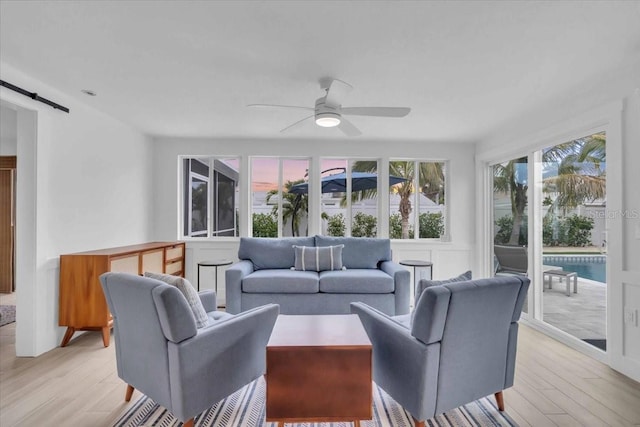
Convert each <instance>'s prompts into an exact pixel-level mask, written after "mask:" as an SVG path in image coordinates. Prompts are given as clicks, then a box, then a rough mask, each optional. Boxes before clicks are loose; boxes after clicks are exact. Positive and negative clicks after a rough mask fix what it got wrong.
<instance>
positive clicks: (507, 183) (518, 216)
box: [493, 157, 528, 245]
mask: <svg viewBox="0 0 640 427" xmlns="http://www.w3.org/2000/svg"><path fill="white" fill-rule="evenodd" d="M523 164H524V165H526V164H527V158H526V157H521V158H519V159H515V160H511V161H509V162H507V163H506V164H504V165H495V166H494V167H493V191H494V192H503V193H507V192H508V193H509V196H510V199H511V215H512V217H513V227H512V228H511V236H510V237H509V242H508V243H509V244H510V245H517V244H518V241H519V239H520V229H521V228H522V220H523V218H524V210H525V209H526V208H527V189H528V184H527V168H526V167H524V168H523V167H521V166H520V165H523Z"/></svg>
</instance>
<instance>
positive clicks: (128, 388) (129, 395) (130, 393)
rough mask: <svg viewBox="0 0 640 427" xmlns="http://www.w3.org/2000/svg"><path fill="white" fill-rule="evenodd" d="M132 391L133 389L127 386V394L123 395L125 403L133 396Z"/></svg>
mask: <svg viewBox="0 0 640 427" xmlns="http://www.w3.org/2000/svg"><path fill="white" fill-rule="evenodd" d="M133 390H135V388H133V386H132V385H130V384H127V392H126V393H125V395H124V401H125V402H129V401H130V400H131V396H132V395H133Z"/></svg>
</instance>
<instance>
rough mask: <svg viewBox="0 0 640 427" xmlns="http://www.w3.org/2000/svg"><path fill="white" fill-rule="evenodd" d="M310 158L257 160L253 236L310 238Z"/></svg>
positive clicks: (253, 184) (253, 173) (253, 172)
mask: <svg viewBox="0 0 640 427" xmlns="http://www.w3.org/2000/svg"><path fill="white" fill-rule="evenodd" d="M308 170H309V159H287V158H276V157H253V158H252V159H251V195H252V197H251V214H252V230H253V231H252V236H253V237H278V236H280V237H290V236H307V235H308V233H309V230H308V228H309V227H308V210H309V204H308V183H305V181H306V179H307V172H308Z"/></svg>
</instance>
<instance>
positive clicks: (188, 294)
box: [144, 272, 209, 328]
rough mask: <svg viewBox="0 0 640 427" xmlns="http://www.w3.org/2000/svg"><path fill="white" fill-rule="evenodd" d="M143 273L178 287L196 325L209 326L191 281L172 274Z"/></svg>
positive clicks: (207, 318)
mask: <svg viewBox="0 0 640 427" xmlns="http://www.w3.org/2000/svg"><path fill="white" fill-rule="evenodd" d="M144 275H145V277H150V278H152V279H156V280H160V281H162V282H165V283H167V284H169V285H172V286H175V287H176V288H178V289H179V290H180V292H182V295H184V297H185V298H186V299H187V302H188V303H189V307H191V311H192V312H193V317H194V318H195V320H196V326H197V327H198V328H204V327H205V326H209V316H207V312H206V311H205V309H204V306H203V305H202V301H200V297H199V296H198V292H196V289H195V288H194V287H193V285H192V284H191V282H189V281H188V280H187V279H184V278H182V277H178V276H172V275H170V274H161V273H149V272H145V273H144Z"/></svg>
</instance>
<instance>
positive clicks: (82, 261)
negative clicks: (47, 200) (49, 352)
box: [58, 242, 185, 347]
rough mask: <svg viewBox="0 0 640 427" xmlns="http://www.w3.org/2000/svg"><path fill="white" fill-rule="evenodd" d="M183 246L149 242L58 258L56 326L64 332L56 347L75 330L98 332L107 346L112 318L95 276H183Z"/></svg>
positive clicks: (67, 339)
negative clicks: (58, 276) (164, 274)
mask: <svg viewBox="0 0 640 427" xmlns="http://www.w3.org/2000/svg"><path fill="white" fill-rule="evenodd" d="M184 257H185V244H184V243H183V242H153V243H143V244H140V245H132V246H122V247H119V248H109V249H100V250H96V251H89V252H79V253H75V254H67V255H61V256H60V314H59V317H58V323H59V325H60V326H66V327H67V332H66V333H65V335H64V338H63V339H62V343H61V344H60V347H64V346H66V345H67V344H68V343H69V341H70V340H71V338H72V337H73V334H74V333H75V331H98V330H99V331H102V341H103V342H104V346H105V347H108V346H109V336H110V330H111V327H112V325H113V318H112V316H111V313H109V308H108V307H107V301H106V299H105V297H104V293H103V292H102V287H101V286H100V280H99V277H100V275H101V274H102V273H106V272H109V271H114V272H123V273H132V274H143V273H144V272H145V271H150V272H154V273H166V274H173V275H175V276H181V277H184V266H185V264H184Z"/></svg>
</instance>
